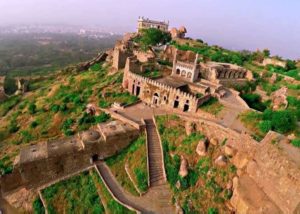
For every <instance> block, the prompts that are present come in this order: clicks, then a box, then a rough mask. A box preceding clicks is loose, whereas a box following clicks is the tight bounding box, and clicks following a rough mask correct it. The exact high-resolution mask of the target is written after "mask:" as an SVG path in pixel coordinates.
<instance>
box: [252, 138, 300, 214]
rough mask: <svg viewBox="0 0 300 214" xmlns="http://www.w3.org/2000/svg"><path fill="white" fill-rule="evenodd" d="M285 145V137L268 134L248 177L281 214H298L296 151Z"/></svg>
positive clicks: (299, 192)
mask: <svg viewBox="0 0 300 214" xmlns="http://www.w3.org/2000/svg"><path fill="white" fill-rule="evenodd" d="M285 141H286V139H285V137H284V136H282V135H280V134H278V133H275V132H269V133H268V134H267V136H266V137H265V139H264V140H263V141H262V142H261V143H260V144H259V145H258V148H257V150H256V153H255V155H254V158H253V160H251V161H250V162H249V164H248V165H247V173H248V174H249V176H250V177H251V178H252V179H253V180H254V181H255V182H256V184H257V185H258V186H259V188H261V189H262V190H263V191H264V192H265V193H266V194H267V195H268V197H269V198H270V199H271V200H272V201H274V203H275V204H276V205H277V206H278V207H279V208H280V209H281V210H282V212H283V213H300V170H299V164H300V161H299V159H297V157H296V156H297V155H298V154H299V153H298V154H297V152H299V150H298V149H297V148H295V147H293V146H292V145H290V144H286V142H285ZM293 154H297V155H296V156H295V155H293Z"/></svg>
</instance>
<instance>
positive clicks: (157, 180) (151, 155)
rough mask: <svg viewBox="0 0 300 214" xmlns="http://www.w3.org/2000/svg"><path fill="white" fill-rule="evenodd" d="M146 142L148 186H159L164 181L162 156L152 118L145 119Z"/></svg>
mask: <svg viewBox="0 0 300 214" xmlns="http://www.w3.org/2000/svg"><path fill="white" fill-rule="evenodd" d="M145 123H146V131H147V144H148V161H149V177H150V187H154V186H159V185H161V184H164V183H165V182H166V177H165V172H164V167H163V164H164V163H163V156H162V152H163V151H162V149H161V145H160V140H159V136H158V132H157V130H156V126H155V124H154V121H153V120H152V119H147V120H145Z"/></svg>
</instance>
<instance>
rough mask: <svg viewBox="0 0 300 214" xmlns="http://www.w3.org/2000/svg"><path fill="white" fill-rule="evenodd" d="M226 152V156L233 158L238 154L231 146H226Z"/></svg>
mask: <svg viewBox="0 0 300 214" xmlns="http://www.w3.org/2000/svg"><path fill="white" fill-rule="evenodd" d="M224 152H225V154H226V155H228V156H231V157H232V156H234V155H235V154H236V149H235V148H233V147H232V146H230V145H226V146H225V148H224Z"/></svg>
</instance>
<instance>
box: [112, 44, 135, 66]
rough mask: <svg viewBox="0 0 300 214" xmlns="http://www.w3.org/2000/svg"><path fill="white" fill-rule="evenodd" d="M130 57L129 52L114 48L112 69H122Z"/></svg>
mask: <svg viewBox="0 0 300 214" xmlns="http://www.w3.org/2000/svg"><path fill="white" fill-rule="evenodd" d="M130 56H131V54H130V53H129V52H127V51H124V50H120V49H118V48H115V49H114V52H113V65H112V66H113V68H115V69H117V70H120V69H123V68H124V67H125V64H126V59H127V57H130Z"/></svg>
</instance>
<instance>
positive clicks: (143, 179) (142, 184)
mask: <svg viewBox="0 0 300 214" xmlns="http://www.w3.org/2000/svg"><path fill="white" fill-rule="evenodd" d="M134 174H135V176H136V179H137V185H138V187H139V189H140V190H142V191H143V192H145V191H147V189H148V182H147V174H146V172H144V171H142V170H141V169H138V168H137V169H135V170H134Z"/></svg>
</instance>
